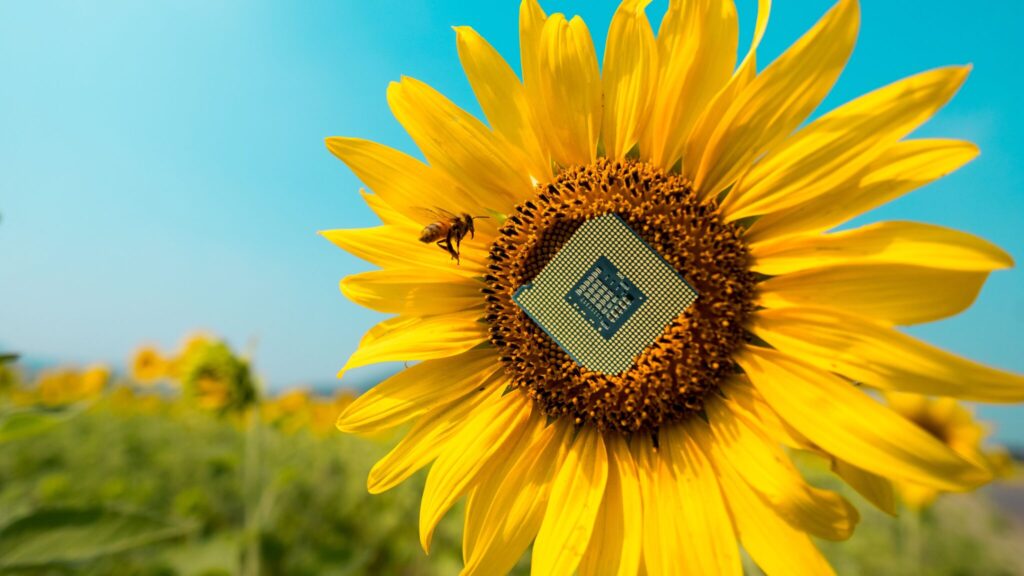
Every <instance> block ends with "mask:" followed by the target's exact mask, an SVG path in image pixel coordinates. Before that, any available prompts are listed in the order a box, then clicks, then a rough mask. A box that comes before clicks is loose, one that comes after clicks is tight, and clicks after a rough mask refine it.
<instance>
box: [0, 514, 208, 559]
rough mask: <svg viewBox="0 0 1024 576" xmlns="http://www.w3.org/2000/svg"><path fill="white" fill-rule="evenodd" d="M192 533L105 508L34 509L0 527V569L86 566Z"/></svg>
mask: <svg viewBox="0 0 1024 576" xmlns="http://www.w3.org/2000/svg"><path fill="white" fill-rule="evenodd" d="M193 529H194V527H192V526H190V525H186V524H172V523H168V522H166V521H164V520H162V519H160V518H158V517H152V516H148V515H144V514H140V513H135V512H128V511H123V510H115V509H110V508H102V507H92V508H49V509H45V508H44V509H39V510H35V511H33V512H30V513H28V514H26V515H24V516H22V517H20V518H17V519H16V520H14V521H13V522H11V523H10V524H8V525H7V526H4V527H3V528H0V570H13V569H22V570H24V569H28V568H47V567H52V566H55V565H67V564H75V563H81V562H87V561H89V560H93V559H95V558H99V557H102V556H107V555H110V554H116V553H119V552H124V551H126V550H131V549H133V548H138V547H141V546H147V545H150V544H154V543H157V542H161V541H165V540H170V539H174V538H180V537H182V536H184V535H186V534H188V533H189V532H191V531H192V530H193Z"/></svg>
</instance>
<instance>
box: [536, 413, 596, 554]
mask: <svg viewBox="0 0 1024 576" xmlns="http://www.w3.org/2000/svg"><path fill="white" fill-rule="evenodd" d="M607 480H608V454H607V451H606V449H605V445H604V439H603V438H602V434H601V432H600V431H599V430H598V429H597V428H595V427H593V426H584V427H583V428H582V429H580V431H579V434H578V435H577V437H576V440H575V442H573V445H572V448H570V449H569V452H568V454H567V455H566V458H565V460H564V461H563V462H561V463H560V469H559V470H558V474H557V475H556V476H555V480H554V483H553V484H552V485H551V496H550V498H549V500H548V508H547V511H546V512H545V513H544V521H543V522H542V523H541V525H540V531H539V532H538V533H537V541H536V543H534V545H533V558H532V561H531V564H532V567H531V571H532V572H533V573H534V574H572V573H573V572H574V571H575V570H576V567H577V566H578V565H579V562H580V559H581V558H582V557H583V553H584V552H585V551H586V549H587V543H588V542H589V541H590V534H591V532H592V531H593V530H594V520H595V519H596V518H597V511H598V509H599V508H600V506H601V498H602V497H603V496H604V489H605V484H606V482H607Z"/></svg>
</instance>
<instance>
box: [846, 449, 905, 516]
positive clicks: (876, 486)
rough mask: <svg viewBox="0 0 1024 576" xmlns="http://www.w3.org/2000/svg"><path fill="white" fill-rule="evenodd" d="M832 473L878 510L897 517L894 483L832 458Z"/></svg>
mask: <svg viewBox="0 0 1024 576" xmlns="http://www.w3.org/2000/svg"><path fill="white" fill-rule="evenodd" d="M832 471H833V472H835V473H836V475H838V476H839V477H840V478H842V479H843V480H845V481H846V483H847V484H849V485H850V487H851V488H853V489H854V490H856V491H857V492H858V493H859V494H860V495H861V496H863V497H864V498H865V499H866V500H867V501H868V502H871V503H872V504H874V505H875V507H876V508H878V509H879V510H881V511H882V512H885V513H886V514H888V515H890V516H895V515H896V495H895V494H894V493H893V490H892V482H890V481H889V480H887V479H885V478H883V477H881V476H879V475H878V474H872V473H871V472H868V471H867V470H864V469H863V468H858V467H856V466H854V465H853V464H850V463H849V462H847V461H845V460H841V459H839V458H835V457H833V458H832Z"/></svg>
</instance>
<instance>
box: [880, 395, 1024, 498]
mask: <svg viewBox="0 0 1024 576" xmlns="http://www.w3.org/2000/svg"><path fill="white" fill-rule="evenodd" d="M886 401H887V403H888V404H889V406H890V407H891V408H892V409H893V410H894V411H896V412H897V413H898V414H900V415H902V416H903V417H904V418H907V419H908V420H910V421H911V422H913V423H915V424H917V425H918V426H920V427H921V428H923V429H924V430H926V431H927V432H928V433H929V434H931V435H932V436H934V437H935V438H936V439H937V440H938V441H939V442H942V443H943V444H945V445H946V446H948V447H949V448H950V449H951V450H952V451H954V452H956V453H957V454H959V455H960V456H961V457H963V458H964V459H965V460H968V461H970V462H974V463H975V464H976V465H978V466H979V467H982V468H987V469H989V470H991V471H992V474H993V476H997V477H1000V476H1008V475H1009V466H1008V464H1011V463H1012V460H1010V458H1009V453H1008V452H1007V451H1006V449H1005V448H985V447H983V446H982V444H983V442H984V440H985V437H986V436H988V430H987V429H986V427H985V426H984V425H983V424H982V423H981V422H978V421H977V420H975V419H974V417H973V416H972V415H971V413H970V411H968V409H967V408H966V407H964V406H963V405H961V404H960V403H959V402H957V401H956V400H954V399H952V398H928V397H926V396H920V395H917V394H899V393H890V394H887V395H886ZM896 488H897V489H898V492H899V495H900V500H902V501H903V503H904V504H906V505H907V506H909V507H910V508H914V509H921V508H925V507H927V506H929V505H931V504H932V503H933V502H935V499H936V498H937V497H938V495H939V492H940V491H939V490H936V489H935V488H932V487H929V486H921V485H919V484H914V483H911V482H900V483H898V484H897V485H896Z"/></svg>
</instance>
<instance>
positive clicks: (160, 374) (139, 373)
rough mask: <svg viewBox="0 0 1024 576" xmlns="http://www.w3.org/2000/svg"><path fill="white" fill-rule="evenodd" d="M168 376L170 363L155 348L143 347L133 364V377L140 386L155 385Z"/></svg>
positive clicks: (137, 352) (136, 354)
mask: <svg viewBox="0 0 1024 576" xmlns="http://www.w3.org/2000/svg"><path fill="white" fill-rule="evenodd" d="M167 376H168V361H167V360H166V359H165V358H164V357H163V356H162V355H161V354H160V351H159V350H157V349H156V347H154V346H148V345H147V346H142V347H140V348H139V349H138V350H136V351H135V355H134V356H133V357H132V362H131V377H132V379H133V380H135V381H136V382H138V383H140V384H155V383H156V382H157V381H159V380H160V379H162V378H166V377H167Z"/></svg>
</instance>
